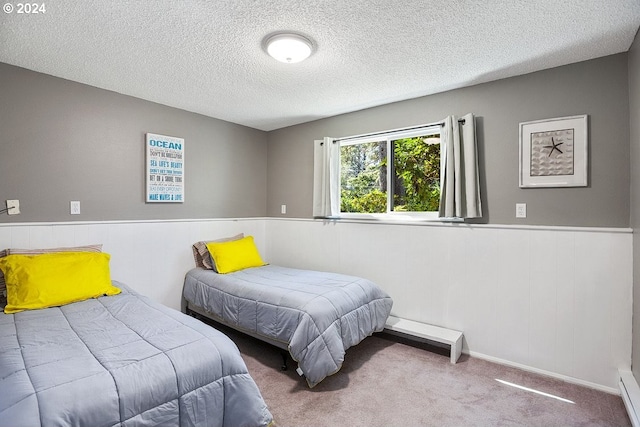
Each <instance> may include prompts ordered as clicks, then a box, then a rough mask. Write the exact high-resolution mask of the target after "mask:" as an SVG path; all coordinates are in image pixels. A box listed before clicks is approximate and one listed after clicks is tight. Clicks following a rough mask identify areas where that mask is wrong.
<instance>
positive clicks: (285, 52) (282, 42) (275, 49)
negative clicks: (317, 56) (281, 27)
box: [266, 34, 311, 64]
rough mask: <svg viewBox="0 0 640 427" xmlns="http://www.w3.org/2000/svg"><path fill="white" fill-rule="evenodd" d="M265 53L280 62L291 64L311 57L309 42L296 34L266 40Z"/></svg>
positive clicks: (280, 35) (277, 35)
mask: <svg viewBox="0 0 640 427" xmlns="http://www.w3.org/2000/svg"><path fill="white" fill-rule="evenodd" d="M266 46H267V53H268V54H269V55H271V56H272V57H274V58H275V59H277V60H278V61H280V62H285V63H287V64H293V63H296V62H300V61H304V60H305V59H307V58H308V57H309V55H311V42H310V41H309V40H308V39H306V38H305V37H302V36H301V35H298V34H276V35H275V36H271V37H269V38H268V39H267V42H266Z"/></svg>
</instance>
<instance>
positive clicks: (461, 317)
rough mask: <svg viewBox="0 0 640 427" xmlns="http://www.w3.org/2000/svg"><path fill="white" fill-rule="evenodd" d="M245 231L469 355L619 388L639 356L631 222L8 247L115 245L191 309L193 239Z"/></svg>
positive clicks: (286, 261)
mask: <svg viewBox="0 0 640 427" xmlns="http://www.w3.org/2000/svg"><path fill="white" fill-rule="evenodd" d="M240 232H244V233H245V234H250V235H253V236H254V237H255V239H256V243H257V245H258V248H259V250H260V251H261V253H262V254H263V257H264V258H265V260H266V261H268V262H271V263H273V264H280V265H284V266H291V267H298V268H310V269H317V270H331V271H337V272H342V273H346V274H353V275H359V276H363V277H367V278H369V279H372V280H374V281H375V282H377V283H378V284H379V285H380V286H381V287H382V288H384V289H385V290H386V291H387V292H388V293H389V294H390V295H391V296H392V297H393V299H394V307H393V311H392V313H393V314H394V315H395V316H398V317H402V318H406V319H411V320H416V321H421V322H426V323H431V324H434V325H438V326H443V327H447V328H451V329H456V330H460V331H464V337H465V340H464V352H466V353H469V354H471V355H472V356H478V357H484V358H487V359H490V360H495V361H498V362H501V363H507V364H511V365H514V366H518V367H521V368H524V369H530V370H534V371H538V372H542V373H547V374H550V375H554V376H557V377H560V378H565V379H567V380H569V381H573V382H578V383H582V384H585V385H588V386H591V387H595V388H600V389H603V390H606V391H610V392H613V393H616V392H618V388H617V387H618V369H623V370H629V369H630V364H631V313H632V311H631V310H632V298H631V297H632V235H631V231H630V230H628V229H584V228H580V229H578V228H552V227H551V228H550V227H513V226H504V227H501V226H481V225H479V226H470V225H465V224H453V225H424V224H423V225H406V224H405V225H399V224H371V223H357V222H345V221H342V222H339V223H335V222H323V221H314V220H296V219H279V218H278V219H277V218H248V219H212V220H176V221H111V222H110V221H106V222H67V223H24V224H0V249H2V248H10V247H14V248H17V247H22V248H44V247H56V246H75V245H83V244H93V243H102V244H103V245H104V251H105V252H108V253H110V254H111V255H112V258H111V271H112V277H113V278H114V279H116V280H120V281H122V282H125V283H127V284H128V285H130V286H131V287H133V288H134V289H136V290H137V291H139V292H140V293H143V294H145V295H148V296H150V297H151V298H153V299H155V300H157V301H159V302H161V303H163V304H165V305H167V306H169V307H172V308H176V309H179V308H180V303H181V292H182V284H183V280H184V274H185V273H186V272H187V271H188V270H189V269H191V268H193V265H194V263H193V257H192V254H191V245H192V244H193V243H194V242H196V241H198V240H208V239H215V238H218V237H223V236H229V235H233V234H236V233H240Z"/></svg>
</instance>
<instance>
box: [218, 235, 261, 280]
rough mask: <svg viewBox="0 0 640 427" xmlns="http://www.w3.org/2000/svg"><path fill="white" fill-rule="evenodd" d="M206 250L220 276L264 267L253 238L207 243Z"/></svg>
mask: <svg viewBox="0 0 640 427" xmlns="http://www.w3.org/2000/svg"><path fill="white" fill-rule="evenodd" d="M207 249H209V253H210V254H211V258H213V261H214V262H215V264H216V269H217V270H218V273H221V274H224V273H232V272H234V271H239V270H243V269H245V268H249V267H260V266H262V265H266V263H265V262H264V261H263V260H262V258H261V257H260V253H259V252H258V248H257V247H256V244H255V242H254V241H253V236H247V237H245V238H243V239H238V240H233V241H230V242H209V243H207Z"/></svg>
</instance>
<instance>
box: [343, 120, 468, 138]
mask: <svg viewBox="0 0 640 427" xmlns="http://www.w3.org/2000/svg"><path fill="white" fill-rule="evenodd" d="M464 122H465V120H464V119H458V123H461V124H464ZM435 126H440V127H442V126H444V122H435V123H428V124H426V125H420V126H412V127H406V128H400V129H394V130H387V131H384V132H373V133H365V134H362V135H356V136H347V137H345V138H336V139H334V140H333V142H334V143H336V142H340V141H349V140H350V139H359V138H366V137H369V136H378V135H387V134H390V133H396V132H404V131H410V130H416V129H426V128H432V127H435Z"/></svg>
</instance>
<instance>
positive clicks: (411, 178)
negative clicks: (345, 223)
mask: <svg viewBox="0 0 640 427" xmlns="http://www.w3.org/2000/svg"><path fill="white" fill-rule="evenodd" d="M439 203H440V127H439V126H435V127H431V128H422V129H419V130H417V131H416V130H414V131H409V132H407V131H402V132H396V133H388V134H385V135H384V136H376V137H365V138H356V139H346V140H342V141H340V211H341V213H347V214H348V213H352V214H398V213H405V214H414V215H415V214H419V215H426V213H427V212H437V211H438V208H439Z"/></svg>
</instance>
